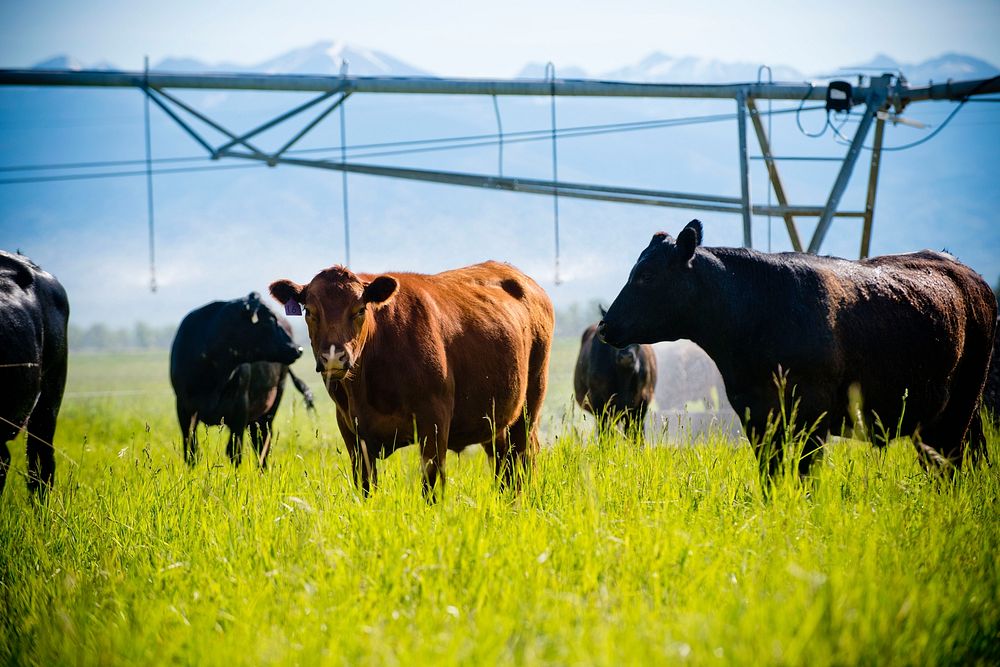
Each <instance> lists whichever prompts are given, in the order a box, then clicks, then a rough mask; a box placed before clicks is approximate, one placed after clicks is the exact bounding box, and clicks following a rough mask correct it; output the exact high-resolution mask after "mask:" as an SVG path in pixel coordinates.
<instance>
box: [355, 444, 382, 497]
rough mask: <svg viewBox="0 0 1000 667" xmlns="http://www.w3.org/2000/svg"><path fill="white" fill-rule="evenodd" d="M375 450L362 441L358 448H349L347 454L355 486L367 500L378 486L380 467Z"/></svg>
mask: <svg viewBox="0 0 1000 667" xmlns="http://www.w3.org/2000/svg"><path fill="white" fill-rule="evenodd" d="M373 449H374V448H372V447H369V446H368V443H366V442H365V441H364V440H361V441H359V442H358V443H357V445H356V446H349V447H348V448H347V454H348V456H350V458H351V474H352V475H353V477H354V486H356V487H358V488H359V489H361V495H362V496H364V497H365V498H367V497H368V496H370V495H371V493H372V491H373V490H374V489H375V487H376V486H377V485H378V466H377V465H376V457H375V452H374V451H373Z"/></svg>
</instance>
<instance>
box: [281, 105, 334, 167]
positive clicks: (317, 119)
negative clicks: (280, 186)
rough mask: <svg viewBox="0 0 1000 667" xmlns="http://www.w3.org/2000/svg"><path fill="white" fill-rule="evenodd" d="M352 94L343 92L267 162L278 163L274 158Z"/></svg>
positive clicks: (282, 153)
mask: <svg viewBox="0 0 1000 667" xmlns="http://www.w3.org/2000/svg"><path fill="white" fill-rule="evenodd" d="M350 96H351V94H350V93H342V94H341V95H340V99H339V100H337V101H336V102H334V103H333V104H331V105H330V106H329V107H327V108H326V109H325V110H324V111H323V112H322V113H321V114H319V115H318V116H316V117H315V118H314V119H313V120H312V122H310V123H309V124H308V125H306V126H305V127H304V128H302V130H301V131H299V133H298V134H296V135H295V136H294V137H292V138H291V139H289V140H288V142H287V143H286V144H285V145H284V146H282V147H281V148H279V149H278V151H277V152H276V153H274V154H272V155H271V160H270V161H268V163H267V164H268V166H271V167H273V166H274V165H276V164H277V162H274V161H273V160H274V158H279V157H281V156H282V155H284V153H285V151H287V150H288V149H289V148H291V147H292V146H294V145H295V144H296V142H298V140H299V139H301V138H302V137H304V136H306V135H307V134H309V131H310V130H312V129H313V128H314V127H316V126H317V125H319V123H320V121H321V120H323V119H324V118H326V117H327V116H329V115H330V113H332V112H333V111H334V110H335V109H336V108H337V107H339V106H340V105H341V104H343V103H344V102H345V101H346V100H347V98H348V97H350Z"/></svg>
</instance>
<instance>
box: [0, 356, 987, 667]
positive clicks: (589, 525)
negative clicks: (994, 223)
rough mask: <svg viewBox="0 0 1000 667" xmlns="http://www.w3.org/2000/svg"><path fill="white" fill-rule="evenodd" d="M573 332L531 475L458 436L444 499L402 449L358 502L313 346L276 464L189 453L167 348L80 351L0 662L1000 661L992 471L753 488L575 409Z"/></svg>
mask: <svg viewBox="0 0 1000 667" xmlns="http://www.w3.org/2000/svg"><path fill="white" fill-rule="evenodd" d="M576 345H577V341H575V340H566V341H560V342H559V343H558V345H557V346H556V350H555V354H554V355H553V368H552V382H551V391H550V396H549V400H548V402H547V404H546V411H545V423H544V435H543V441H544V447H543V451H542V452H541V454H540V456H539V458H538V463H537V467H536V470H535V474H534V476H533V478H532V479H531V480H530V481H529V483H528V484H527V486H526V488H525V489H524V491H523V492H522V493H521V494H520V495H516V496H515V495H511V494H506V493H499V492H498V491H497V490H496V488H495V486H494V483H493V480H492V478H491V473H490V472H489V470H488V467H487V462H486V459H485V456H484V455H483V454H482V452H480V451H478V449H476V450H470V451H469V452H468V453H466V454H463V455H462V456H460V457H459V456H453V457H452V458H450V459H449V461H448V468H447V469H448V486H447V491H446V494H445V498H444V500H443V501H442V502H440V503H439V504H437V505H435V506H427V505H426V504H425V503H424V501H423V500H422V498H421V496H420V491H419V486H420V484H419V477H418V475H419V472H418V465H417V457H416V452H415V451H413V448H409V449H407V450H403V451H402V452H400V453H397V454H396V455H394V456H393V457H391V458H390V459H389V460H388V461H385V462H382V464H381V467H380V473H381V474H380V476H379V480H380V487H379V489H378V490H377V492H376V493H375V494H374V496H373V497H372V498H370V499H369V500H363V499H361V498H359V497H358V495H357V494H356V493H355V491H354V489H353V485H352V483H351V482H350V474H349V472H348V470H349V468H348V462H347V455H346V452H345V451H344V449H343V446H342V443H341V440H340V437H339V435H338V433H337V430H336V426H335V422H334V416H333V406H332V402H331V401H330V400H329V399H328V398H327V397H326V395H325V393H323V392H322V391H321V390H320V388H319V386H318V383H316V382H315V373H313V372H312V371H311V370H310V367H311V365H312V364H311V361H309V360H302V361H300V362H299V364H298V366H297V370H299V371H300V372H301V375H302V376H303V377H304V378H306V379H308V380H309V381H310V383H311V384H313V385H314V386H315V387H316V394H317V399H318V400H317V405H318V411H317V414H316V415H311V414H309V413H308V412H307V411H306V410H305V409H304V407H303V403H302V400H301V398H299V397H298V396H297V395H296V396H294V397H293V396H292V394H291V393H289V394H286V399H285V402H284V404H283V406H282V409H281V411H280V412H279V416H278V419H277V422H276V424H277V429H278V434H277V439H276V442H275V445H274V447H273V450H272V456H271V463H272V465H273V467H272V468H271V469H270V470H269V471H268V472H266V473H264V474H261V473H259V472H258V471H257V469H256V465H255V464H254V462H253V460H252V457H248V458H246V459H245V460H244V464H243V466H242V467H241V468H240V469H239V470H235V471H234V470H233V469H232V468H231V467H230V466H229V464H228V461H227V460H226V459H225V456H224V442H223V437H222V435H221V434H220V433H219V432H218V430H217V429H212V430H211V431H210V432H209V436H208V438H207V440H204V441H203V447H202V449H203V456H202V459H201V462H200V463H199V465H198V466H197V467H196V468H195V469H193V470H189V469H188V468H187V467H186V466H185V465H184V464H183V462H182V460H181V452H180V443H179V430H178V428H177V425H176V423H175V421H174V416H173V396H172V393H171V391H170V387H169V383H168V380H167V370H166V369H167V364H166V354H165V353H148V354H134V355H117V356H105V355H90V356H87V355H74V356H73V357H72V358H71V371H70V379H69V386H68V387H67V391H68V394H67V397H66V400H65V402H64V404H63V412H62V417H61V419H60V422H59V430H58V433H57V437H56V444H57V446H58V450H59V454H58V458H57V465H58V469H57V474H56V484H57V486H56V488H55V490H54V491H53V492H52V493H51V494H50V497H49V500H48V502H47V503H46V504H45V505H38V504H35V503H32V502H31V501H30V500H29V498H28V496H27V492H26V489H25V485H24V483H23V474H24V471H25V461H24V455H23V441H22V440H19V441H18V442H17V443H15V444H14V445H12V450H13V452H14V466H13V468H12V470H11V475H10V477H9V479H8V485H7V490H6V492H5V495H4V496H3V499H2V502H0V618H2V624H0V662H3V663H5V664H37V665H60V664H121V663H126V664H142V665H151V664H208V665H213V664H218V665H226V666H227V667H228V666H231V665H237V664H239V665H243V664H246V665H256V664H304V665H312V664H374V665H397V664H398V665H421V664H454V663H462V664H475V665H480V664H483V665H489V664H497V663H499V664H522V663H549V664H571V663H572V664H673V663H691V664H735V665H754V664H808V665H827V664H836V665H843V664H859V663H860V664H918V665H926V664H977V663H978V664H998V663H1000V567H998V554H1000V512H998V505H997V503H998V497H1000V471H998V468H997V467H996V466H994V467H992V468H989V467H984V468H980V469H975V470H970V471H967V472H965V473H962V474H960V475H958V476H957V477H956V478H955V479H954V480H951V481H945V480H942V479H939V478H936V477H932V476H928V475H927V474H926V473H924V472H923V471H922V469H921V468H920V467H919V465H918V464H917V460H916V455H915V453H914V452H913V450H912V448H911V447H910V446H909V445H907V444H906V443H897V444H894V445H892V446H890V447H889V448H888V449H887V450H885V451H882V452H880V451H876V450H873V449H872V448H870V447H868V446H866V445H860V444H858V443H851V442H847V441H837V442H836V443H834V444H831V445H830V446H829V448H828V451H827V455H826V457H825V459H824V460H823V462H822V464H821V465H820V466H819V470H818V481H817V482H816V483H815V484H806V485H803V484H800V483H799V482H797V481H796V480H794V479H793V478H789V479H784V480H781V481H779V482H778V484H777V486H776V488H775V491H774V492H773V494H772V495H771V497H770V498H768V499H764V498H763V497H762V494H761V491H760V488H759V484H758V479H757V473H756V464H755V462H754V460H753V458H752V456H751V452H750V449H749V446H748V445H746V444H741V443H739V442H736V441H733V440H731V439H726V438H725V437H723V436H716V437H707V438H703V439H702V440H700V441H698V442H697V443H695V444H696V446H684V447H676V446H658V447H640V446H639V445H637V444H636V443H635V442H631V441H628V440H627V439H625V438H623V437H620V436H613V435H609V434H607V433H605V434H603V435H600V436H595V434H594V433H593V430H592V427H591V424H590V423H589V422H587V421H586V420H583V419H581V418H580V416H579V414H572V413H569V414H567V409H568V405H569V397H570V387H571V373H572V363H573V359H574V355H575V352H576ZM668 380H669V379H668V378H666V379H665V380H664V381H668ZM289 399H292V400H289ZM989 440H990V454H991V456H992V459H993V460H994V461H1000V436H998V434H997V432H996V431H995V430H991V431H990V433H989Z"/></svg>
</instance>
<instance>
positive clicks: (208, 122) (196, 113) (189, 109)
mask: <svg viewBox="0 0 1000 667" xmlns="http://www.w3.org/2000/svg"><path fill="white" fill-rule="evenodd" d="M155 90H156V92H157V94H159V95H162V96H163V97H164V98H165V99H167V100H169V101H170V102H172V103H173V104H175V105H177V106H178V107H180V108H181V109H183V110H184V111H186V112H188V113H189V114H191V115H192V116H194V117H195V118H197V119H198V120H200V121H201V122H203V123H205V124H206V125H208V126H209V127H211V128H212V129H214V130H216V131H217V132H221V133H222V134H224V135H226V136H227V137H229V138H230V139H239V137H237V136H236V134H234V133H233V132H230V131H229V130H227V129H226V128H224V127H223V126H221V125H219V124H218V123H216V122H215V121H214V120H212V119H211V118H209V117H208V116H206V115H205V114H203V113H201V112H200V111H198V110H197V109H195V108H193V107H191V106H190V105H189V104H186V103H185V102H183V101H181V100H179V99H178V98H176V97H174V96H173V95H171V94H170V93H168V92H167V91H165V90H160V89H159V88H157V89H155ZM160 108H161V109H163V110H164V111H166V112H167V113H168V114H170V117H171V118H173V119H174V120H177V116H175V115H174V114H172V113H170V111H168V110H167V109H166V108H165V107H164V106H163V105H162V104H161V105H160ZM177 122H178V123H180V124H181V125H182V126H183V123H181V122H180V121H179V120H177ZM184 129H187V128H184ZM191 132H192V130H188V133H189V134H190V133H191ZM239 143H240V144H241V145H243V146H245V147H247V148H248V149H250V150H251V151H253V152H254V153H256V154H258V155H264V151H262V150H260V149H259V148H257V147H256V146H254V145H253V144H251V143H250V142H249V141H240V142H239ZM202 145H205V144H202ZM205 147H206V148H207V150H208V152H209V153H212V155H213V158H214V156H215V149H214V148H213V147H211V146H207V145H205Z"/></svg>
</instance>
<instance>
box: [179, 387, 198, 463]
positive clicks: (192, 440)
mask: <svg viewBox="0 0 1000 667" xmlns="http://www.w3.org/2000/svg"><path fill="white" fill-rule="evenodd" d="M177 423H178V424H179V425H180V428H181V442H182V444H183V447H184V462H185V463H187V464H188V465H189V466H193V465H194V464H195V462H196V461H197V460H198V432H197V426H198V413H197V412H195V411H193V410H190V409H189V408H188V407H187V406H185V405H183V404H182V403H181V402H180V401H177Z"/></svg>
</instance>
